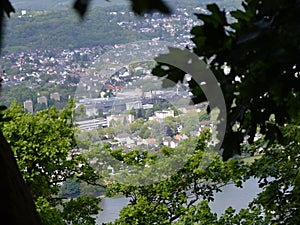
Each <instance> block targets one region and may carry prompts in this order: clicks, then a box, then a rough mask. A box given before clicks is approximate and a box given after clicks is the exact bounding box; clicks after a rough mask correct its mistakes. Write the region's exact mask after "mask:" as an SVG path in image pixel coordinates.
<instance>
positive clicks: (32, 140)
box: [1, 103, 99, 224]
mask: <svg viewBox="0 0 300 225" xmlns="http://www.w3.org/2000/svg"><path fill="white" fill-rule="evenodd" d="M72 108H73V105H72V104H70V105H69V106H67V108H66V109H64V110H61V111H58V110H56V108H55V107H52V108H50V109H48V110H43V111H40V112H38V113H36V114H35V115H32V114H30V113H25V112H24V110H23V109H22V107H21V106H20V105H19V104H16V103H13V104H12V105H11V107H10V109H9V110H7V111H6V112H5V114H4V117H10V118H11V120H10V121H9V122H6V123H4V124H1V130H2V132H3V134H4V136H5V137H6V139H7V141H8V143H9V144H10V145H11V147H12V150H13V152H14V154H15V157H16V160H17V163H18V166H19V169H20V171H21V172H22V175H23V178H24V180H25V183H26V185H27V187H28V188H29V190H30V192H31V195H32V197H33V200H34V201H35V203H36V206H37V210H38V212H39V213H40V216H41V219H42V222H43V224H53V220H54V219H55V220H56V218H60V219H59V220H58V221H61V224H67V223H69V221H72V220H73V219H74V220H76V221H77V220H78V215H76V218H75V217H74V218H73V216H72V215H69V213H71V211H70V210H69V209H68V207H70V206H69V205H68V203H64V204H63V206H66V207H67V209H66V210H65V208H64V207H63V209H62V211H60V210H58V209H57V208H56V207H57V206H58V205H60V204H62V198H60V197H58V194H59V190H60V186H61V183H62V182H64V181H68V180H69V179H72V178H77V179H79V180H84V181H86V182H88V183H95V181H96V179H97V178H98V176H97V175H96V174H95V172H94V170H93V169H92V168H91V167H90V165H89V164H88V163H87V161H86V160H85V158H84V157H83V156H82V155H81V154H72V153H71V150H72V149H75V147H76V145H75V144H76V143H75V139H74V128H73V127H72V120H71V116H72V111H73V110H72ZM73 194H75V193H73ZM86 201H87V200H85V199H84V198H79V199H77V200H74V202H73V204H72V205H75V203H76V204H87V202H86ZM91 201H92V199H89V203H91ZM98 202H99V200H97V199H94V201H93V204H91V206H89V207H90V208H89V209H91V210H90V211H88V210H86V211H85V212H84V214H85V215H84V217H80V218H81V219H80V220H82V224H84V223H85V221H90V220H91V218H92V217H91V215H92V214H95V212H97V210H98V209H99V207H98V205H97V203H98ZM95 210H96V211H95ZM51 221H52V222H51ZM55 224H56V222H55ZM58 224H59V222H58ZM88 224H92V223H91V222H89V223H88Z"/></svg>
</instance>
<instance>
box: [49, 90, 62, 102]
mask: <svg viewBox="0 0 300 225" xmlns="http://www.w3.org/2000/svg"><path fill="white" fill-rule="evenodd" d="M50 99H53V100H55V101H60V94H59V93H58V92H54V93H51V94H50Z"/></svg>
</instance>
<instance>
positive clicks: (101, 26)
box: [3, 8, 149, 51]
mask: <svg viewBox="0 0 300 225" xmlns="http://www.w3.org/2000/svg"><path fill="white" fill-rule="evenodd" d="M112 19H113V17H112V16H111V15H109V12H108V9H107V10H106V9H104V8H97V9H95V10H92V11H91V12H90V15H89V16H88V17H87V18H86V20H84V21H80V20H79V18H78V17H77V15H76V14H75V13H74V12H73V11H71V10H60V11H55V12H28V13H27V14H26V15H24V16H20V14H18V13H16V14H14V15H13V16H12V18H11V19H9V20H8V21H7V24H6V29H5V36H4V40H3V48H4V50H6V51H15V50H18V49H35V48H47V47H64V48H79V47H92V46H103V45H113V44H116V43H126V42H132V41H136V40H143V39H149V35H144V34H141V33H138V32H135V31H131V30H129V29H126V28H121V27H120V26H118V25H117V24H116V23H115V22H114V21H112Z"/></svg>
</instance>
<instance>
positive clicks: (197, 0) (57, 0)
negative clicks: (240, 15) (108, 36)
mask: <svg viewBox="0 0 300 225" xmlns="http://www.w3.org/2000/svg"><path fill="white" fill-rule="evenodd" d="M11 2H12V4H13V5H14V7H15V8H16V10H18V11H19V10H22V9H26V10H46V11H49V10H51V11H52V10H66V9H70V8H72V4H73V2H74V0H11ZM166 2H167V3H168V4H169V6H171V7H176V5H178V4H194V5H195V6H196V5H202V4H206V3H212V2H215V3H218V4H220V5H221V6H225V7H235V6H239V5H240V3H241V2H242V0H166ZM114 5H129V0H110V1H106V0H92V7H99V6H101V7H110V6H114Z"/></svg>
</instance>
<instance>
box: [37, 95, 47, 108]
mask: <svg viewBox="0 0 300 225" xmlns="http://www.w3.org/2000/svg"><path fill="white" fill-rule="evenodd" d="M37 103H39V104H43V103H44V104H45V105H46V106H48V100H47V97H46V96H41V97H38V98H37Z"/></svg>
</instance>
